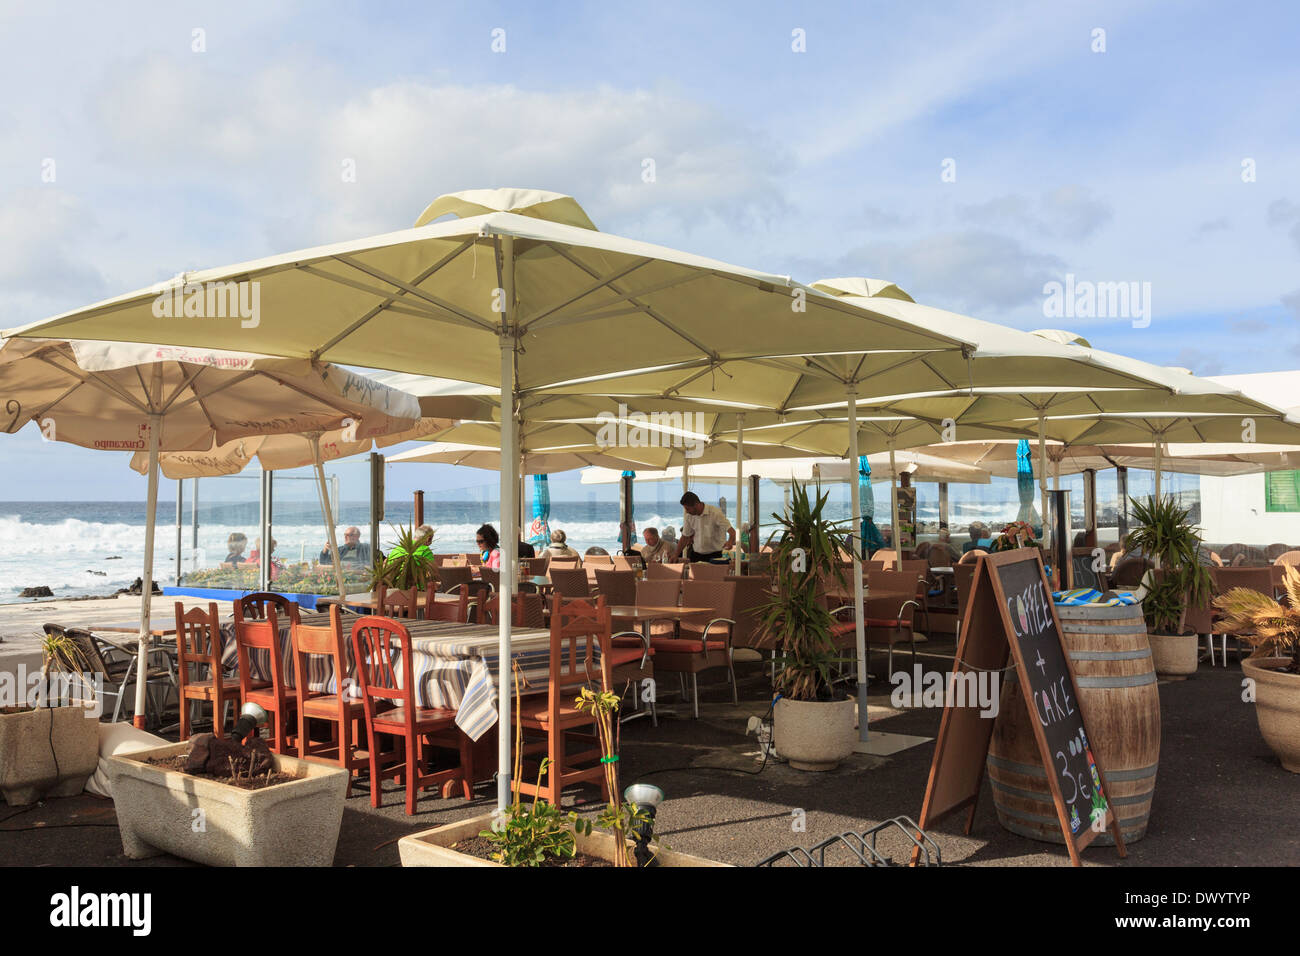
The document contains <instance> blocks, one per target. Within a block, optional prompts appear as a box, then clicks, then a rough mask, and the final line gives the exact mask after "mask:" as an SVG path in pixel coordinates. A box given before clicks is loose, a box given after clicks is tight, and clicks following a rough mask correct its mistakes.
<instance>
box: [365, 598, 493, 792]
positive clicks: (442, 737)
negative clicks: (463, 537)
mask: <svg viewBox="0 0 1300 956" xmlns="http://www.w3.org/2000/svg"><path fill="white" fill-rule="evenodd" d="M352 653H353V657H354V659H355V660H356V665H357V683H358V684H359V685H360V688H361V696H362V701H363V703H364V706H365V714H366V731H367V732H368V733H369V735H370V805H371V806H372V807H378V806H380V805H381V804H382V802H383V791H382V782H383V781H384V780H387V779H389V778H390V777H391V778H395V779H397V780H398V782H399V783H401V784H402V785H403V786H405V788H406V812H407V813H408V814H412V815H414V813H415V796H416V791H417V790H423V789H425V788H427V787H432V786H439V785H441V786H442V788H443V795H444V796H447V795H449V794H450V791H451V787H452V786H453V785H454V784H455V782H456V781H458V780H459V781H460V784H461V787H462V789H463V792H464V795H465V799H466V800H472V799H473V797H474V790H473V780H474V769H473V747H472V743H471V741H470V739H469V738H468V737H467V736H465V734H463V733H461V731H460V729H459V728H458V727H457V726H456V712H455V711H454V710H451V709H449V708H445V707H418V706H417V705H416V698H415V690H414V687H415V682H414V678H413V675H414V673H415V665H414V661H413V655H412V653H411V635H410V633H409V632H408V631H407V630H406V627H405V625H403V624H401V623H400V622H398V621H394V620H392V619H390V618H386V617H374V616H366V617H362V618H358V619H357V621H356V622H355V623H354V624H353V625H352ZM383 707H391V709H388V710H383V709H381V708H383ZM381 736H386V737H392V738H394V739H395V740H396V741H397V750H396V752H395V753H394V754H393V755H392V756H393V757H394V758H395V760H396V762H395V763H392V764H389V765H387V766H383V767H381V765H380V761H379V756H380V754H379V739H378V738H379V737H381ZM426 739H429V742H430V743H433V744H436V745H439V746H446V745H448V744H451V745H453V746H454V747H455V748H456V749H458V750H459V752H460V765H459V766H458V767H456V768H454V769H449V770H439V771H437V772H434V773H428V772H426V771H425V769H424V751H425V743H426ZM385 756H388V755H385Z"/></svg>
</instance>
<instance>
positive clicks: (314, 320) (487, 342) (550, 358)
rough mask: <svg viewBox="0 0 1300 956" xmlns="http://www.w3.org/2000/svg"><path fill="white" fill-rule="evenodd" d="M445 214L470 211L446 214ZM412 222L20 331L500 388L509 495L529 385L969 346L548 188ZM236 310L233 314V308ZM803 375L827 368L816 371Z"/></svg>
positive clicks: (492, 196)
mask: <svg viewBox="0 0 1300 956" xmlns="http://www.w3.org/2000/svg"><path fill="white" fill-rule="evenodd" d="M445 215H453V216H462V217H464V218H460V219H455V220H451V221H438V219H439V217H442V216H445ZM418 222H419V224H418V225H417V226H416V227H415V228H413V229H408V230H403V231H401V232H395V233H390V234H388V235H384V236H377V237H373V238H369V239H361V240H355V241H351V242H343V243H336V244H333V245H329V246H320V247H316V248H313V249H306V250H301V251H297V252H293V253H289V254H286V255H279V256H271V257H268V258H264V259H260V260H255V261H250V262H245V263H240V264H237V265H233V266H227V267H221V268H216V269H210V270H205V271H198V272H190V273H185V274H182V275H181V276H178V277H177V278H176V279H174V280H172V281H170V282H162V283H158V284H155V285H153V286H151V287H148V288H145V289H141V290H139V291H137V292H134V293H129V294H127V295H122V296H118V297H116V298H113V299H109V300H106V301H103V302H100V303H96V304H94V305H91V306H88V307H86V308H82V309H78V310H75V311H72V312H68V313H65V314H63V315H60V316H56V317H54V318H52V319H49V320H46V321H44V322H38V323H34V324H32V325H28V326H25V327H23V328H20V329H17V330H14V332H13V334H15V335H19V336H23V337H49V336H55V335H57V336H61V337H65V338H93V339H108V340H114V341H163V342H167V343H169V344H174V345H199V346H206V345H211V344H212V343H213V342H230V341H238V342H240V343H241V344H242V343H247V346H248V347H250V348H256V349H257V350H258V351H259V352H263V353H268V354H274V355H283V356H291V357H300V358H311V359H320V360H329V361H335V362H341V363H346V364H350V365H358V366H364V367H367V368H382V369H390V370H394V371H404V372H413V373H417V374H425V375H443V376H447V377H453V378H456V379H458V380H462V381H468V382H473V383H478V384H483V385H491V386H496V387H497V388H499V389H500V394H501V407H502V408H503V409H504V410H505V411H506V414H503V415H502V420H503V421H502V434H501V448H502V452H503V455H504V457H505V462H504V464H505V467H504V468H503V469H502V471H501V488H502V495H501V500H502V501H503V502H508V501H510V500H511V497H512V495H513V491H512V489H513V487H514V486H515V482H516V478H517V475H516V470H517V469H516V466H515V464H514V462H515V459H516V457H517V453H518V448H517V442H516V436H515V427H514V426H515V422H516V420H517V419H516V414H515V412H516V409H517V407H518V405H519V400H520V399H521V398H522V397H524V396H526V395H527V394H528V393H529V392H531V391H534V390H539V389H542V388H546V387H561V386H564V385H565V384H566V383H572V382H577V381H581V382H585V383H587V384H588V385H591V383H593V382H594V381H595V380H597V379H599V378H601V377H603V376H610V375H614V374H618V373H622V372H626V371H629V370H653V369H665V368H672V369H676V370H678V371H681V372H685V371H687V370H694V371H695V372H696V373H697V374H698V376H699V377H700V378H701V379H708V378H712V377H716V376H717V375H718V369H719V367H720V366H721V365H723V364H725V363H727V362H728V361H731V360H734V359H743V358H751V357H756V356H775V357H777V358H778V360H780V359H781V358H782V357H784V358H785V360H786V361H789V362H791V363H793V364H794V365H796V366H797V365H799V364H801V363H803V364H806V363H808V362H809V357H815V356H819V355H829V356H834V355H839V354H842V353H844V352H845V351H846V350H847V351H850V352H853V353H855V354H864V355H872V356H875V357H876V360H875V361H874V362H872V363H870V364H871V365H872V368H879V369H886V368H892V367H896V366H898V365H899V364H905V363H907V362H909V361H913V360H915V359H917V358H918V357H920V356H926V355H932V354H934V353H936V352H943V351H952V352H954V353H960V352H961V350H962V349H963V348H967V347H969V343H966V342H962V341H960V340H957V339H954V338H952V337H949V336H946V335H944V334H943V333H939V332H934V331H931V330H930V329H928V328H927V327H926V326H925V325H924V324H923V323H921V322H917V321H912V320H910V319H908V318H906V317H898V316H893V315H883V314H881V313H879V312H877V311H875V310H873V309H869V308H864V307H862V306H860V305H857V304H854V303H845V302H842V301H840V300H839V299H837V298H836V297H834V296H831V295H827V294H824V293H822V292H820V291H818V290H815V289H811V288H809V287H807V286H804V285H801V284H800V283H797V282H793V281H792V280H790V279H789V278H788V277H785V276H779V275H774V274H770V273H764V272H759V271H756V270H752V269H745V268H741V267H737V266H732V265H728V264H726V263H723V262H719V261H717V260H713V259H708V258H705V257H702V256H696V255H691V254H689V253H683V252H679V251H677V250H673V249H667V248H664V247H661V246H655V245H651V244H649V243H643V242H637V241H634V240H629V239H625V238H622V237H618V236H612V235H608V234H604V233H601V232H598V231H596V230H594V229H591V228H587V227H588V226H589V225H590V220H589V219H588V218H587V217H586V215H585V213H582V211H581V209H580V207H578V205H577V203H576V202H574V201H573V200H572V199H571V198H569V197H565V196H562V195H560V194H556V193H548V192H543V191H540V190H517V189H505V190H478V191H472V192H468V193H459V194H453V195H451V196H446V197H442V198H440V199H438V200H435V202H434V203H433V204H431V205H430V207H429V208H428V209H426V210H425V213H424V215H422V216H421V217H420V219H419V220H418ZM236 301H237V302H238V303H239V305H240V308H239V309H238V311H237V314H235V315H234V316H233V317H232V316H230V315H228V314H227V313H228V312H231V311H232V309H230V308H227V307H226V306H227V305H228V304H230V303H233V302H236ZM882 301H892V300H883V299H882ZM214 303H215V306H220V307H219V308H217V307H214ZM893 304H895V305H908V303H904V302H894V303H893ZM245 305H247V307H246V308H245ZM741 330H743V334H741ZM860 364H861V363H860ZM809 367H810V368H811V369H812V370H813V371H814V372H816V371H818V368H819V367H818V366H817V364H816V362H815V361H814V362H813V363H812V364H811V365H810V366H809ZM593 390H595V391H597V393H599V389H593ZM606 393H608V390H607V391H606ZM759 404H762V403H759ZM502 517H503V520H502V522H501V525H502V527H501V531H502V539H503V542H504V549H503V559H504V560H503V569H502V587H503V589H504V590H506V591H507V592H509V591H512V590H513V589H514V566H513V565H514V556H515V552H516V548H515V541H516V538H517V534H516V529H515V527H514V525H515V518H514V515H513V514H512V513H511V512H510V510H507V511H506V513H505V514H504V515H503V516H502ZM510 616H511V615H510V603H509V602H503V606H502V613H501V615H500V617H501V621H500V625H499V635H500V652H501V659H502V660H503V661H506V660H509V659H510ZM863 694H864V695H865V689H864V691H863ZM865 712H866V709H865V702H864V706H863V713H864V714H865ZM498 713H499V719H500V723H501V733H500V738H501V740H500V754H499V758H500V760H499V763H500V767H499V771H500V772H499V778H498V804H499V805H500V806H501V807H502V808H504V806H505V805H506V803H507V802H508V800H509V778H510V765H511V760H510V733H509V727H510V726H511V721H510V695H509V694H506V693H502V694H500V695H499V710H498Z"/></svg>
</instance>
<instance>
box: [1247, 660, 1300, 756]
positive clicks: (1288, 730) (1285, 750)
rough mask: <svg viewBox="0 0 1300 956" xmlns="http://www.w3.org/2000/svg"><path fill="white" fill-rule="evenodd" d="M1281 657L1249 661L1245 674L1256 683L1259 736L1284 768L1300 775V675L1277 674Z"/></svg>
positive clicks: (1284, 662)
mask: <svg viewBox="0 0 1300 956" xmlns="http://www.w3.org/2000/svg"><path fill="white" fill-rule="evenodd" d="M1286 663H1287V662H1286V659H1285V658H1281V657H1248V658H1246V660H1244V661H1242V662H1241V670H1242V673H1243V674H1245V675H1246V676H1247V677H1249V678H1250V679H1251V680H1253V681H1254V682H1255V717H1256V719H1257V720H1258V721H1259V732H1260V734H1261V735H1262V736H1263V738H1264V742H1265V743H1266V744H1268V746H1269V748H1270V749H1271V750H1272V751H1273V753H1275V754H1277V756H1278V759H1279V760H1281V761H1282V766H1283V767H1285V768H1286V769H1287V770H1290V771H1291V772H1292V773H1300V674H1284V673H1282V672H1281V671H1279V670H1277V668H1279V667H1285V666H1286Z"/></svg>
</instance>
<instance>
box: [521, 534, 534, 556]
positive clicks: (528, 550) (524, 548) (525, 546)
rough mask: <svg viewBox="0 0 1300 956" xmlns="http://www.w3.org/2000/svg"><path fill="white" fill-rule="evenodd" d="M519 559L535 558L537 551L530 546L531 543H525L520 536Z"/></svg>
mask: <svg viewBox="0 0 1300 956" xmlns="http://www.w3.org/2000/svg"><path fill="white" fill-rule="evenodd" d="M519 557H521V558H535V557H537V549H536V548H534V547H533V546H532V543H531V542H529V541H525V540H524V536H523V535H522V534H521V535H520V536H519Z"/></svg>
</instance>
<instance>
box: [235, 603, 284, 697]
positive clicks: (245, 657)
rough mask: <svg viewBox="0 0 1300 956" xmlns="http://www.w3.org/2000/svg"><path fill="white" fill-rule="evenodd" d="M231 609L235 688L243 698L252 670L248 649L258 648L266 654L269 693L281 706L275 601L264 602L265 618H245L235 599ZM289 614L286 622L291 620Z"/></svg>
mask: <svg viewBox="0 0 1300 956" xmlns="http://www.w3.org/2000/svg"><path fill="white" fill-rule="evenodd" d="M234 613H235V653H236V655H237V656H238V659H239V690H240V693H242V694H243V695H244V697H245V699H247V697H248V694H249V692H250V691H251V690H252V676H251V674H252V671H251V670H250V665H249V653H248V652H249V651H250V650H261V651H265V652H266V656H267V657H268V658H269V661H268V667H267V670H268V671H269V673H270V675H271V694H272V696H274V697H275V700H276V703H277V705H278V706H279V707H281V708H283V707H284V702H285V700H286V697H287V695H286V694H285V689H284V658H283V657H282V656H281V648H280V619H279V615H277V614H276V611H275V605H274V604H268V605H266V619H265V620H256V619H254V620H251V621H249V620H245V619H244V611H243V608H242V607H241V606H240V603H239V602H238V601H236V602H235V605H234ZM292 620H293V619H292V618H290V622H291V623H292Z"/></svg>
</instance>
